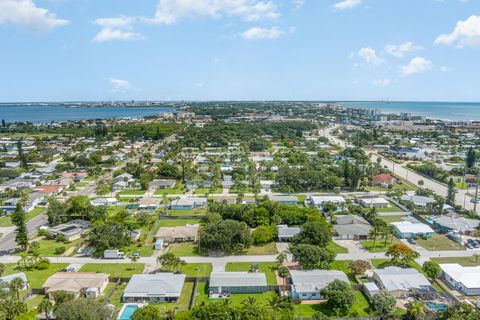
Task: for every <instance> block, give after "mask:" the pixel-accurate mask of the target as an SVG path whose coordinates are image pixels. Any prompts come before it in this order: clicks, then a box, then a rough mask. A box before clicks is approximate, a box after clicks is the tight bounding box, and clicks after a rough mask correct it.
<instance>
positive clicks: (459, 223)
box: [431, 213, 480, 234]
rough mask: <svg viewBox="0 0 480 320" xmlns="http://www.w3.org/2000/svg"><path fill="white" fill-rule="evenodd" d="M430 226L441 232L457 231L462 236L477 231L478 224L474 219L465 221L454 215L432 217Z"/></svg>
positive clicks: (465, 219)
mask: <svg viewBox="0 0 480 320" xmlns="http://www.w3.org/2000/svg"><path fill="white" fill-rule="evenodd" d="M431 221H432V224H433V225H434V226H435V227H437V228H438V229H440V230H441V231H442V232H445V233H446V232H450V231H452V230H454V231H458V232H460V233H462V234H470V233H472V232H475V231H476V230H477V229H478V226H479V224H480V222H479V221H478V220H474V219H467V218H463V217H460V216H458V215H457V214H456V213H455V214H452V215H441V216H432V217H431Z"/></svg>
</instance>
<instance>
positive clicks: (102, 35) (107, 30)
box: [93, 16, 143, 42]
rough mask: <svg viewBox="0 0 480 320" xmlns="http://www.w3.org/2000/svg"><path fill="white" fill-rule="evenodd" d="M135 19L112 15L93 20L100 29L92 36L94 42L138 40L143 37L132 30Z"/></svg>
mask: <svg viewBox="0 0 480 320" xmlns="http://www.w3.org/2000/svg"><path fill="white" fill-rule="evenodd" d="M136 21H137V19H136V18H133V17H124V16H120V17H113V18H101V19H97V20H95V24H96V25H98V26H100V27H101V28H102V29H101V30H100V31H99V32H98V33H97V34H96V35H95V38H93V41H94V42H107V41H112V40H123V41H125V40H138V39H143V36H142V35H141V34H139V33H136V32H133V24H134V23H136Z"/></svg>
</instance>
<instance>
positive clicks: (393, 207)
mask: <svg viewBox="0 0 480 320" xmlns="http://www.w3.org/2000/svg"><path fill="white" fill-rule="evenodd" d="M388 203H389V205H388V207H387V208H380V209H378V212H402V211H403V210H402V209H400V208H399V207H397V206H396V205H394V204H393V203H392V202H390V201H389V202H388Z"/></svg>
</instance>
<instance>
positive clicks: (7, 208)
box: [0, 198, 20, 214]
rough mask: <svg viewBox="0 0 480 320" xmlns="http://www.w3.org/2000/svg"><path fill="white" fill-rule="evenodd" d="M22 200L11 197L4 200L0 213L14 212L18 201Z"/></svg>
mask: <svg viewBox="0 0 480 320" xmlns="http://www.w3.org/2000/svg"><path fill="white" fill-rule="evenodd" d="M19 201H20V198H11V199H7V200H5V201H3V204H2V205H1V206H0V213H2V212H3V213H5V214H8V213H12V212H14V211H15V209H16V208H17V203H18V202H19Z"/></svg>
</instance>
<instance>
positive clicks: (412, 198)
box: [400, 195, 435, 208]
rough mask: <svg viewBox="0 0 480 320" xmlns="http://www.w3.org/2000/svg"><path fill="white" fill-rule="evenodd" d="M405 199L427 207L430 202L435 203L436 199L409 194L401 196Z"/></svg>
mask: <svg viewBox="0 0 480 320" xmlns="http://www.w3.org/2000/svg"><path fill="white" fill-rule="evenodd" d="M400 199H401V200H403V201H406V202H411V203H413V204H414V205H416V206H417V207H423V208H425V207H427V206H428V205H429V204H433V203H435V199H434V198H431V197H424V196H409V195H403V196H401V198H400Z"/></svg>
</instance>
